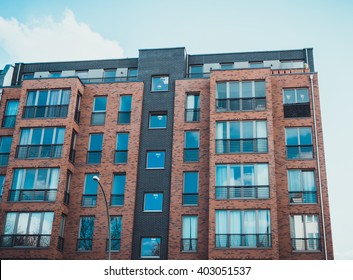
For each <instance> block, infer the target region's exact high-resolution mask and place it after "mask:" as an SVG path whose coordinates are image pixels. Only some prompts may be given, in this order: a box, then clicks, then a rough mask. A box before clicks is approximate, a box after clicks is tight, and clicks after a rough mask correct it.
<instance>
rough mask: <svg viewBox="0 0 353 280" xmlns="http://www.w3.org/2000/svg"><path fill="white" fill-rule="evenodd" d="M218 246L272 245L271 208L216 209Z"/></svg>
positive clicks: (259, 246)
mask: <svg viewBox="0 0 353 280" xmlns="http://www.w3.org/2000/svg"><path fill="white" fill-rule="evenodd" d="M216 247H217V248H237V247H252V248H263V247H271V218H270V211H269V210H216Z"/></svg>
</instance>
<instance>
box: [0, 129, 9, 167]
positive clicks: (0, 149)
mask: <svg viewBox="0 0 353 280" xmlns="http://www.w3.org/2000/svg"><path fill="white" fill-rule="evenodd" d="M11 144H12V136H0V166H7V165H8V163H9V156H10V150H11Z"/></svg>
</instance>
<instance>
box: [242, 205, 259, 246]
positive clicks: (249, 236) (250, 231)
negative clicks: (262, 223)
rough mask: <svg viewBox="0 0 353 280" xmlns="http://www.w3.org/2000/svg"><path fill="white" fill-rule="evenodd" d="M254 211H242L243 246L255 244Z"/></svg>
mask: <svg viewBox="0 0 353 280" xmlns="http://www.w3.org/2000/svg"><path fill="white" fill-rule="evenodd" d="M255 214H256V213H255V211H251V210H247V211H244V234H245V237H244V239H245V246H249V247H255V246H256V235H255V234H256V215H255Z"/></svg>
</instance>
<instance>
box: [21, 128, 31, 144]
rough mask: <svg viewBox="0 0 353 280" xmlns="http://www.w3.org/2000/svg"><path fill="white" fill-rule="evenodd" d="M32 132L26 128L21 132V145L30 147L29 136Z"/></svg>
mask: <svg viewBox="0 0 353 280" xmlns="http://www.w3.org/2000/svg"><path fill="white" fill-rule="evenodd" d="M30 132H31V130H30V129H28V128H26V129H22V130H21V139H20V145H28V144H29V134H30Z"/></svg>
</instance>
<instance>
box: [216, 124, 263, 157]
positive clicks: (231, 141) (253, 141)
mask: <svg viewBox="0 0 353 280" xmlns="http://www.w3.org/2000/svg"><path fill="white" fill-rule="evenodd" d="M266 126H267V122H266V121H227V122H217V123H216V153H217V154H227V153H267V127H266Z"/></svg>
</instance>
